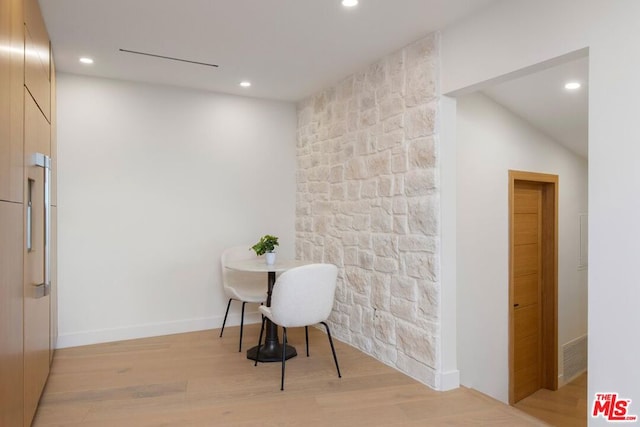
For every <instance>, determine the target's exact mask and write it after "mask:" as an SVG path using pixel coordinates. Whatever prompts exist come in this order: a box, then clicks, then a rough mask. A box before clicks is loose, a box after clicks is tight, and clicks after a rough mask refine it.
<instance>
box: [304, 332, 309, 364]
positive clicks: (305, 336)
mask: <svg viewBox="0 0 640 427" xmlns="http://www.w3.org/2000/svg"><path fill="white" fill-rule="evenodd" d="M304 339H305V341H306V342H307V357H309V327H308V326H305V327H304Z"/></svg>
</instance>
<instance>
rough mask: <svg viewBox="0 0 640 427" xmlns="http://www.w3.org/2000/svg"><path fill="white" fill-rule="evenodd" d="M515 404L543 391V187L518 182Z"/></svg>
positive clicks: (515, 269)
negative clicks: (541, 389)
mask: <svg viewBox="0 0 640 427" xmlns="http://www.w3.org/2000/svg"><path fill="white" fill-rule="evenodd" d="M512 220H513V230H514V236H513V280H514V287H513V292H514V294H513V301H514V302H513V307H512V308H513V324H514V342H513V347H514V355H513V364H514V366H513V368H514V369H513V373H514V378H513V382H514V399H515V402H517V401H519V400H520V399H522V398H524V397H526V396H528V395H530V394H532V393H533V392H535V391H537V390H539V389H540V388H541V374H542V333H541V331H542V309H541V308H542V305H541V302H540V301H541V278H542V265H541V264H542V187H541V185H540V184H534V183H523V182H516V185H515V191H514V203H513V219H512Z"/></svg>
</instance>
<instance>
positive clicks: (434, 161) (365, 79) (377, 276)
mask: <svg viewBox="0 0 640 427" xmlns="http://www.w3.org/2000/svg"><path fill="white" fill-rule="evenodd" d="M438 49H439V38H438V34H432V35H430V36H428V37H426V38H424V39H421V40H419V41H417V42H415V43H412V44H410V45H409V46H407V47H405V48H403V49H401V50H400V51H398V52H395V53H393V54H391V55H389V56H387V57H385V58H383V59H381V60H380V61H379V62H377V63H375V64H372V65H370V66H369V67H367V68H366V69H365V70H363V71H361V72H359V73H356V74H354V75H351V76H349V77H347V78H345V79H344V80H342V81H341V82H340V83H338V84H337V85H336V86H335V87H332V88H328V89H326V90H324V91H323V92H321V93H318V94H316V95H315V96H313V97H311V98H309V99H306V100H304V101H302V102H301V103H300V104H299V105H298V136H297V174H296V177H297V199H296V203H297V206H296V255H297V258H299V259H302V260H306V261H312V262H330V263H333V264H336V265H337V266H338V267H339V269H340V274H339V278H338V290H337V292H336V303H335V305H334V310H333V312H332V315H331V317H330V319H329V320H330V325H331V328H332V330H333V331H334V334H335V335H336V336H337V337H338V338H339V339H341V340H343V341H346V342H348V343H350V344H351V345H353V346H355V347H357V348H359V349H361V350H362V351H364V352H366V353H368V354H371V355H373V356H374V357H376V358H378V359H379V360H381V361H382V362H384V363H386V364H388V365H391V366H394V367H396V368H397V369H399V370H401V371H404V372H406V373H407V374H408V375H410V376H412V377H414V378H416V379H418V380H420V381H422V382H423V383H426V384H427V385H430V386H435V384H434V378H435V376H436V372H437V370H438V364H439V361H438V348H439V345H440V343H439V301H440V296H439V290H440V273H439V270H440V263H439V253H440V220H439V219H440V206H439V201H440V195H439V191H440V190H439V189H440V183H439V171H438V144H437V142H438V134H437V130H438V129H437V124H438V107H439V99H438V94H439V88H438V84H439V77H438V72H439V69H440V67H439V52H438Z"/></svg>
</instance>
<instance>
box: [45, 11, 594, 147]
mask: <svg viewBox="0 0 640 427" xmlns="http://www.w3.org/2000/svg"><path fill="white" fill-rule="evenodd" d="M39 1H40V5H41V7H42V11H43V15H44V18H45V22H46V24H47V28H48V30H49V33H50V37H51V40H52V43H53V48H54V55H55V58H56V67H57V69H58V71H64V72H69V73H75V74H86V75H93V76H101V77H109V78H116V79H123V80H133V81H141V82H150V83H160V84H168V85H175V86H182V87H188V88H194V89H198V90H211V91H215V92H222V93H230V94H237V95H245V96H252V97H259V98H268V99H275V100H283V101H298V100H301V99H304V98H306V97H307V96H309V95H311V94H313V93H316V92H318V91H319V90H322V89H323V88H325V87H328V86H331V85H333V84H335V83H336V82H338V81H339V80H340V79H342V78H343V77H345V76H347V75H349V74H352V73H354V72H356V71H358V70H360V69H362V68H364V67H365V66H366V65H368V64H370V63H373V62H375V61H377V60H378V59H379V58H381V57H383V56H385V55H386V54H388V53H390V52H393V51H395V50H397V49H399V48H401V47H403V46H405V45H407V44H409V43H411V42H412V41H415V40H417V39H419V38H421V37H422V36H424V35H426V34H428V33H430V32H433V31H436V30H439V29H443V28H445V27H446V26H448V25H451V24H452V23H455V22H458V21H460V20H463V19H465V18H466V17H468V16H471V15H473V14H474V13H475V12H477V11H479V10H481V9H483V8H486V7H490V6H491V3H494V2H496V1H499V0H360V5H359V6H358V7H356V8H354V9H345V8H343V7H342V6H341V4H340V0H227V1H223V0H39ZM119 49H127V50H134V51H142V52H148V53H151V54H156V55H163V56H171V57H177V58H181V59H186V60H191V61H197V62H206V63H214V64H218V65H219V66H220V67H219V68H213V67H208V66H202V65H197V64H190V63H184V62H176V61H170V60H166V59H160V58H156V57H149V56H141V55H133V54H130V53H123V52H120V51H119ZM81 56H90V57H92V58H94V59H95V63H94V64H93V65H90V66H86V65H82V64H80V63H79V61H78V59H79V58H80V57H81ZM587 72H588V66H587V60H586V59H581V60H575V61H571V62H568V63H566V64H563V65H561V66H557V67H554V68H551V69H547V70H544V71H542V72H538V73H535V74H531V75H528V76H525V77H521V78H518V79H515V80H511V81H509V82H506V83H502V84H499V85H497V86H494V87H492V88H489V89H486V90H484V92H485V93H486V94H487V95H488V96H490V97H491V98H493V99H495V100H496V101H497V102H499V103H500V104H502V105H504V106H505V107H507V108H509V109H510V110H512V111H514V112H515V113H516V114H518V115H520V116H521V117H523V118H525V119H526V120H528V121H529V122H530V123H532V124H533V125H534V126H536V127H538V128H539V129H541V130H543V132H545V133H547V134H548V135H549V136H551V137H552V138H554V139H555V140H556V141H558V142H560V143H562V144H564V145H566V146H567V147H568V148H569V149H571V150H572V151H574V152H576V153H577V154H580V155H582V156H584V157H586V156H587V90H586V86H585V87H584V89H583V90H581V91H579V92H576V93H571V94H568V93H566V92H565V91H564V89H563V85H564V83H565V80H567V79H569V78H573V79H577V80H580V81H582V82H583V83H585V84H586V83H587V82H588V75H587ZM245 79H247V80H250V81H251V82H252V83H253V86H252V87H251V88H248V89H244V88H241V87H240V86H239V82H240V81H241V80H245Z"/></svg>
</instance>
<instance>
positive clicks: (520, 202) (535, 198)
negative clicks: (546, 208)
mask: <svg viewBox="0 0 640 427" xmlns="http://www.w3.org/2000/svg"><path fill="white" fill-rule="evenodd" d="M523 187H524V188H523ZM514 197H515V199H514V205H513V209H514V210H513V213H515V214H530V213H533V214H537V213H538V211H539V205H540V190H539V189H538V190H536V189H535V188H531V187H530V186H528V185H526V184H522V185H519V186H518V191H517V192H516V193H515V194H514Z"/></svg>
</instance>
